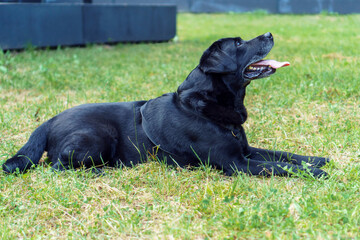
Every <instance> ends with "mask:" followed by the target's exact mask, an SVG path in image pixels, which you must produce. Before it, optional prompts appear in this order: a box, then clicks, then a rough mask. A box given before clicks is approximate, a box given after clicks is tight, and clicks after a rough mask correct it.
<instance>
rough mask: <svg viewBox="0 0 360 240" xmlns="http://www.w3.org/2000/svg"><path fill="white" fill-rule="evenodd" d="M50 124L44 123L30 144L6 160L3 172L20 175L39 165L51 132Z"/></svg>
mask: <svg viewBox="0 0 360 240" xmlns="http://www.w3.org/2000/svg"><path fill="white" fill-rule="evenodd" d="M49 125H50V122H49V121H47V122H44V123H43V124H42V125H41V126H40V127H38V128H37V129H36V130H35V131H34V132H33V133H32V134H31V136H30V138H29V140H28V142H27V143H26V144H25V145H24V146H23V147H22V148H21V149H20V150H19V151H18V152H17V153H16V154H15V156H13V157H12V158H9V159H8V160H6V162H5V163H4V164H3V165H2V169H3V171H5V172H7V173H13V172H16V171H17V169H19V170H18V171H19V172H20V173H22V172H24V171H26V170H27V169H29V168H30V167H31V166H33V165H37V164H38V163H39V160H40V158H41V156H42V155H43V153H44V151H45V148H46V144H47V135H48V131H49Z"/></svg>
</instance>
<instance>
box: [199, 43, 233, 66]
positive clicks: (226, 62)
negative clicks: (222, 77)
mask: <svg viewBox="0 0 360 240" xmlns="http://www.w3.org/2000/svg"><path fill="white" fill-rule="evenodd" d="M220 44H221V42H220V41H216V42H214V43H213V44H212V45H211V46H210V47H209V48H208V49H207V50H206V51H205V52H204V53H203V55H202V56H201V59H200V65H199V66H200V68H201V70H203V71H204V72H205V73H230V72H235V71H236V69H237V64H236V60H235V59H234V57H231V56H230V55H229V54H228V53H226V52H225V51H223V50H222V49H221V48H220Z"/></svg>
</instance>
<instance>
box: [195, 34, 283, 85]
mask: <svg viewBox="0 0 360 240" xmlns="http://www.w3.org/2000/svg"><path fill="white" fill-rule="evenodd" d="M273 46H274V39H273V36H272V34H271V33H269V32H268V33H265V34H263V35H260V36H258V37H256V38H254V39H252V40H249V41H245V40H243V39H241V38H239V37H238V38H223V39H220V40H218V41H216V42H214V43H213V44H212V45H211V46H210V47H209V48H208V49H207V50H206V51H205V52H204V54H203V55H202V57H201V59H200V64H199V67H200V69H201V70H202V71H203V72H205V73H216V74H229V73H235V74H237V76H239V77H240V78H241V80H242V81H243V82H244V84H247V83H249V82H250V81H251V80H253V79H258V78H264V77H268V76H270V75H271V74H273V73H275V71H276V69H277V68H280V67H283V66H288V65H289V63H288V62H277V61H275V60H263V59H264V58H265V57H266V55H267V54H268V53H269V52H270V50H271V49H272V47H273Z"/></svg>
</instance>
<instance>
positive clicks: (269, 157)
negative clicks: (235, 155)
mask: <svg viewBox="0 0 360 240" xmlns="http://www.w3.org/2000/svg"><path fill="white" fill-rule="evenodd" d="M248 150H249V155H248V157H249V158H251V159H254V160H258V161H267V162H269V161H270V162H289V163H292V164H296V165H302V164H303V163H307V164H309V165H310V166H312V167H316V168H320V167H322V166H324V165H326V164H327V163H329V161H330V159H329V158H323V157H314V156H302V155H297V154H294V153H289V152H282V151H272V150H266V149H261V148H254V147H249V148H248Z"/></svg>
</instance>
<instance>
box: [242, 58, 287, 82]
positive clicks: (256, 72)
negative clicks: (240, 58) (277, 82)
mask: <svg viewBox="0 0 360 240" xmlns="http://www.w3.org/2000/svg"><path fill="white" fill-rule="evenodd" d="M289 65H290V63H289V62H278V61H275V60H260V61H258V62H255V63H252V64H250V65H249V66H248V67H247V68H246V69H245V71H244V78H245V79H248V80H253V79H258V78H264V77H268V76H270V75H271V74H274V73H275V72H276V69H278V68H281V67H286V66H289Z"/></svg>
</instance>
